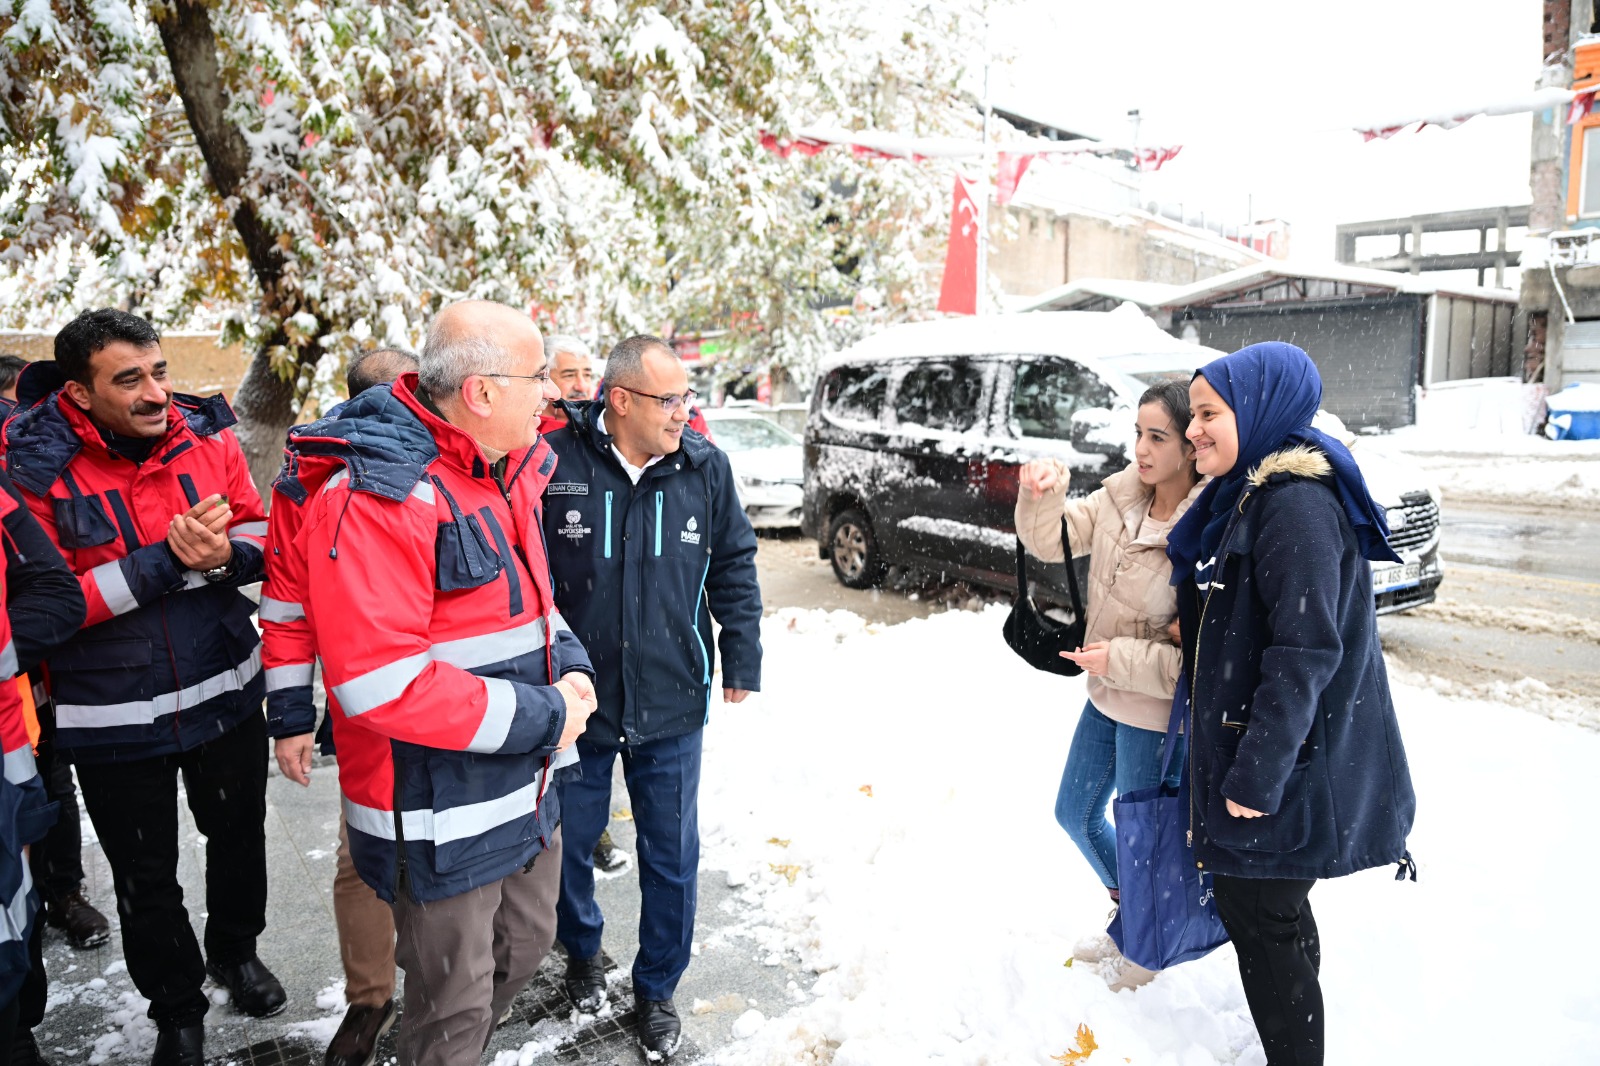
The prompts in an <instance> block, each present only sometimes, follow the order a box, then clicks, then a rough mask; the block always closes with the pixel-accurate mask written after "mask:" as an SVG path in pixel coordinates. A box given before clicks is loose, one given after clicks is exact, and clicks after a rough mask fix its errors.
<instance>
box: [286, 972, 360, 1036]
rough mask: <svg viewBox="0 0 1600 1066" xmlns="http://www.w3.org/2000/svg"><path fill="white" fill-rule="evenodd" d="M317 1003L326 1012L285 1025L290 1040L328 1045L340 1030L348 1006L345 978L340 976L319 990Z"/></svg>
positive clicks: (319, 1008) (318, 1007)
mask: <svg viewBox="0 0 1600 1066" xmlns="http://www.w3.org/2000/svg"><path fill="white" fill-rule="evenodd" d="M316 1004H317V1009H318V1010H320V1011H323V1012H324V1013H323V1016H322V1017H320V1018H312V1019H310V1020H308V1021H303V1022H291V1023H290V1024H289V1025H288V1026H286V1027H285V1029H284V1036H286V1037H287V1038H288V1039H290V1040H303V1041H305V1042H306V1043H308V1044H315V1045H317V1046H318V1047H327V1046H328V1044H329V1043H331V1042H332V1041H333V1037H334V1034H335V1033H337V1032H338V1031H339V1023H341V1022H343V1021H344V1012H345V1008H346V1007H347V1006H348V1004H347V1003H346V1002H345V998H344V978H342V977H341V978H339V979H338V980H337V981H335V982H334V983H333V984H331V985H329V986H328V987H327V988H324V989H322V990H321V991H320V992H318V993H317V996H316Z"/></svg>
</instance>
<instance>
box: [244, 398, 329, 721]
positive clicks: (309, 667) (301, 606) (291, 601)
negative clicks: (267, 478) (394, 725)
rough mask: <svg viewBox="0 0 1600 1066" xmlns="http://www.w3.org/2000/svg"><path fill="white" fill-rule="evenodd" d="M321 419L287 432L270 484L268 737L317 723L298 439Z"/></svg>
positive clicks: (264, 597) (264, 606) (265, 614)
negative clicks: (302, 543)
mask: <svg viewBox="0 0 1600 1066" xmlns="http://www.w3.org/2000/svg"><path fill="white" fill-rule="evenodd" d="M321 431H322V426H321V424H320V423H315V422H314V423H312V424H310V425H308V426H295V427H294V428H292V429H291V430H290V431H289V434H290V437H289V444H288V446H287V447H286V448H285V449H284V465H283V469H282V470H281V471H280V472H279V474H278V477H277V478H276V480H274V481H273V484H272V509H271V510H270V511H268V512H267V558H266V566H267V573H266V579H265V580H264V581H263V582H262V584H261V611H260V614H259V615H258V616H257V617H258V619H259V620H260V622H261V661H262V663H263V664H264V665H265V667H266V677H267V735H268V736H270V737H272V738H274V739H282V738H284V737H298V736H302V735H304V734H307V733H310V732H311V731H312V730H314V729H316V726H317V708H316V704H315V702H314V701H313V699H312V695H311V681H312V677H313V673H314V670H315V667H316V661H317V646H316V643H315V641H314V640H313V639H312V636H311V623H310V622H308V621H306V609H305V602H304V601H305V582H306V560H305V555H304V554H303V553H302V552H301V551H300V550H299V549H298V548H297V547H296V541H297V540H298V539H299V536H300V527H301V525H302V523H303V522H304V520H305V514H306V507H305V505H306V492H305V486H304V484H303V483H302V482H301V480H300V476H299V475H300V461H299V456H298V455H297V454H296V452H295V450H294V437H295V435H296V434H298V433H301V432H307V433H310V434H312V435H313V437H315V436H316V435H317V434H318V433H320V432H321Z"/></svg>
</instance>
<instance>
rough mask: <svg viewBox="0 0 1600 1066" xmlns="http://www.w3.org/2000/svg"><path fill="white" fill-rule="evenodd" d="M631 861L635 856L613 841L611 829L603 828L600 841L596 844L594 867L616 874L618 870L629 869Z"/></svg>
mask: <svg viewBox="0 0 1600 1066" xmlns="http://www.w3.org/2000/svg"><path fill="white" fill-rule="evenodd" d="M631 862H633V856H631V855H629V854H628V853H627V852H625V851H623V850H622V849H621V848H619V847H617V846H616V845H615V844H613V843H612V842H611V830H609V829H606V830H603V831H602V832H601V833H600V842H599V843H597V844H596V845H595V846H594V868H595V869H596V870H604V871H605V872H606V873H608V874H614V873H616V872H617V871H618V870H625V869H627V868H628V864H629V863H631Z"/></svg>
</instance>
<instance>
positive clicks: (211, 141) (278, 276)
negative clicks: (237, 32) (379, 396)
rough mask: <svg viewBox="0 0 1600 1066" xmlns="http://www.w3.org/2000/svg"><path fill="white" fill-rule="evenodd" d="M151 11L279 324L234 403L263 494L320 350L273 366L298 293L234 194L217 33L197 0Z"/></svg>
mask: <svg viewBox="0 0 1600 1066" xmlns="http://www.w3.org/2000/svg"><path fill="white" fill-rule="evenodd" d="M152 13H153V14H154V15H155V20H156V26H157V27H158V28H159V29H160V31H161V43H162V45H163V47H164V48H165V49H166V53H167V59H168V61H169V62H170V63H171V64H172V78H173V82H174V83H175V84H176V85H177V88H178V95H179V96H181V97H182V98H183V109H184V112H185V113H186V114H187V115H188V117H189V126H190V128H191V129H193V130H194V137H195V142H196V144H198V145H199V147H200V154H201V155H202V156H204V157H205V161H206V167H207V169H208V170H209V171H210V173H211V181H212V184H213V185H215V186H216V190H217V193H218V195H220V196H221V197H223V199H229V198H232V199H234V200H235V202H236V203H237V205H238V206H237V207H235V208H234V211H233V225H234V228H235V229H236V230H237V231H238V233H239V239H240V242H241V243H242V244H243V245H244V249H245V254H246V256H248V258H249V260H250V268H251V271H252V272H253V273H254V274H255V276H256V281H257V282H258V283H259V284H260V286H261V305H260V310H261V312H262V313H263V314H264V315H266V316H267V317H268V318H269V319H270V320H271V321H273V322H274V323H276V324H278V325H279V328H277V329H275V330H274V331H273V332H274V335H273V336H272V337H271V338H269V339H268V341H267V343H266V344H263V345H262V346H261V348H260V349H258V350H257V352H256V354H255V358H253V359H252V360H251V361H250V367H249V369H248V370H246V371H245V376H244V380H243V381H242V382H240V384H239V391H238V392H237V393H235V395H234V404H233V406H234V411H235V412H236V413H237V414H238V416H239V427H238V435H239V442H240V444H242V445H243V447H244V453H245V457H246V458H247V459H248V460H249V462H250V473H251V476H252V477H254V478H255V481H256V486H257V487H258V488H259V489H261V490H262V491H263V494H264V493H265V491H266V488H267V485H268V484H269V483H270V482H271V480H272V477H273V475H274V474H275V473H276V472H277V469H278V464H279V461H280V459H281V458H282V454H283V435H284V432H285V431H286V430H287V429H288V428H289V426H290V425H292V424H293V422H294V418H295V415H296V414H298V413H299V405H298V402H297V400H298V397H297V396H296V390H295V382H296V380H297V379H298V377H299V371H300V369H301V368H302V367H304V366H306V365H308V364H314V363H315V362H316V360H317V359H318V358H319V357H320V356H321V353H322V348H321V345H320V344H317V343H311V344H308V345H306V346H305V347H304V348H302V349H300V350H299V352H298V358H297V362H296V364H295V366H294V367H293V368H292V369H291V371H290V373H289V375H288V376H287V377H282V376H280V375H279V374H278V373H277V371H276V370H274V368H273V366H272V360H271V357H270V354H269V352H270V350H271V348H272V347H274V346H276V345H281V344H283V343H284V341H285V335H284V333H283V330H282V327H281V323H283V322H284V320H285V319H287V318H288V317H289V316H290V315H292V314H294V313H295V312H296V311H297V310H299V297H298V294H297V293H293V292H285V291H284V289H283V286H282V284H281V283H282V280H283V253H282V250H281V249H280V248H279V247H278V244H277V242H276V240H275V235H274V234H273V233H272V231H271V230H270V229H268V228H267V226H266V225H265V224H263V222H262V221H261V217H260V215H259V214H258V213H257V211H256V207H255V204H254V203H253V202H252V201H251V200H250V199H249V197H248V196H246V195H245V194H244V193H243V192H242V191H241V189H242V187H243V185H244V181H245V178H246V176H247V174H248V172H249V168H250V146H249V144H247V143H246V141H245V139H244V135H243V134H242V133H241V132H240V131H239V129H238V127H236V126H234V125H233V124H232V123H230V122H229V121H228V119H227V106H228V99H227V94H226V92H225V91H224V89H223V85H222V78H221V75H220V72H219V70H218V66H217V38H216V33H215V31H214V30H213V29H212V27H211V14H210V12H209V10H208V8H207V5H206V4H205V3H204V2H203V0H202V2H197V0H169V2H168V3H166V4H164V5H155V6H154V7H152ZM291 162H292V161H291Z"/></svg>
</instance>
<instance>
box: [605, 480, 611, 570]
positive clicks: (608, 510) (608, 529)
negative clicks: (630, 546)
mask: <svg viewBox="0 0 1600 1066" xmlns="http://www.w3.org/2000/svg"><path fill="white" fill-rule="evenodd" d="M606 558H607V559H609V558H611V490H610V489H607V490H606Z"/></svg>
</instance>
